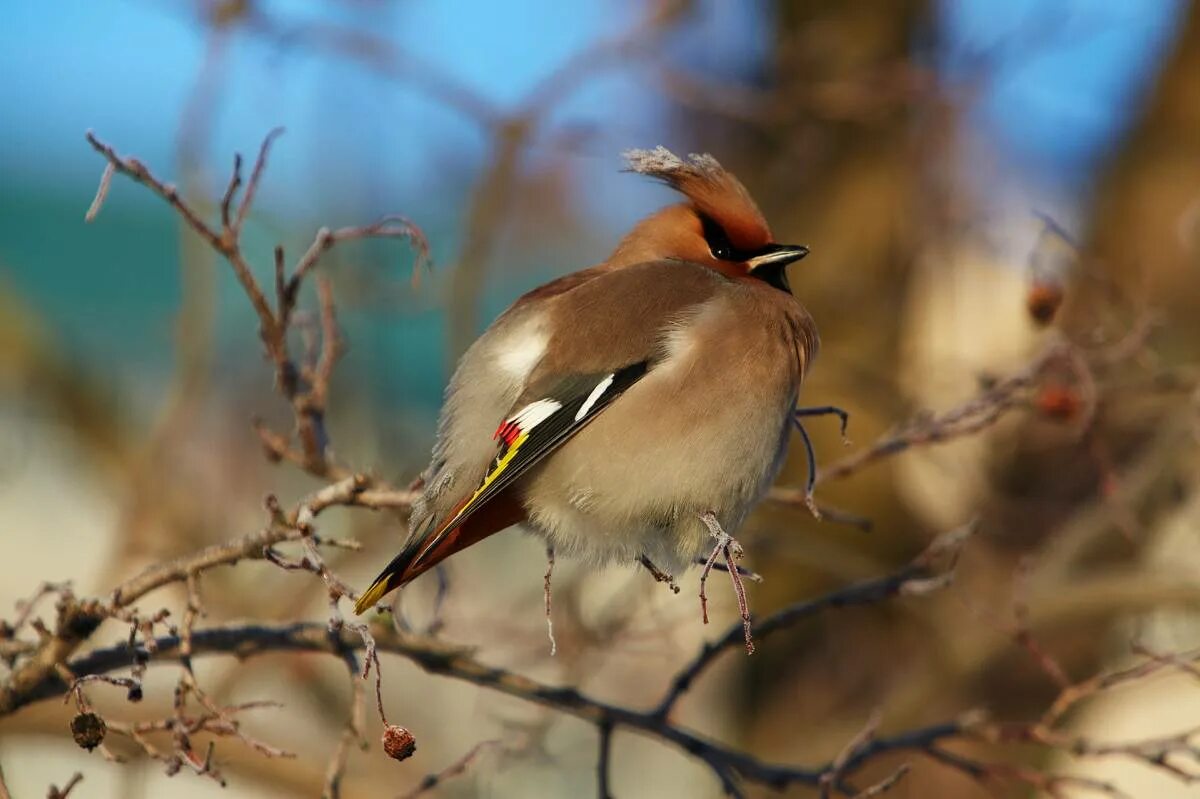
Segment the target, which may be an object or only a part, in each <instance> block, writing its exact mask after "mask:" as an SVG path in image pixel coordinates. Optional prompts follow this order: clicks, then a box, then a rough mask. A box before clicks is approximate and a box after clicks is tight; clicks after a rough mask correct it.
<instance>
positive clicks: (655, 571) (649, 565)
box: [638, 555, 679, 594]
mask: <svg viewBox="0 0 1200 799" xmlns="http://www.w3.org/2000/svg"><path fill="white" fill-rule="evenodd" d="M638 563H640V564H642V565H643V566H645V567H646V571H648V572H650V576H651V577H653V578H654V579H655V581H656V582H660V583H666V584H667V588H670V589H671V590H672V591H674V592H675V593H676V594H678V593H679V586H678V585H676V584H675V578H674V577H673V576H671V575H670V574H669V573H667V572H665V571H663V570H662V569H660V568H658V567H657V566H655V565H654V562H653V561H652V560H650V558H648V557H646V556H645V555H642V556H641V557H640V558H638Z"/></svg>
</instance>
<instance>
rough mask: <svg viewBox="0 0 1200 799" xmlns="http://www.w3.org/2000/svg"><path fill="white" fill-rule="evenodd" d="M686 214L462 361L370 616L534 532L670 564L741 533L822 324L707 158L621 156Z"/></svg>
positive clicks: (565, 287)
mask: <svg viewBox="0 0 1200 799" xmlns="http://www.w3.org/2000/svg"><path fill="white" fill-rule="evenodd" d="M626 157H627V159H628V162H629V165H630V169H631V171H634V172H638V173H641V174H645V175H649V176H651V177H654V178H656V179H658V180H661V181H663V182H665V183H667V184H668V185H670V186H671V187H673V188H675V189H676V190H678V191H680V192H681V193H683V194H684V196H685V198H686V202H684V203H681V204H678V205H673V206H669V207H667V208H663V209H661V210H660V211H658V212H656V213H654V214H652V215H651V216H649V217H647V218H646V219H644V220H643V221H642V222H640V223H638V225H636V226H635V227H634V229H633V230H632V231H630V233H629V234H628V235H627V236H625V238H624V239H622V240H621V242H620V244H619V245H618V246H617V248H616V250H615V251H614V252H613V254H612V255H611V256H610V257H609V258H608V259H607V260H606V261H605V262H603V263H601V264H599V265H597V266H594V267H591V268H589V269H585V270H582V271H580V272H575V273H573V274H570V275H567V276H565V277H562V278H559V279H558V280H555V281H552V282H550V283H548V284H546V285H544V286H541V287H539V288H536V289H534V290H533V291H530V292H529V293H527V294H526V295H524V296H523V297H521V298H520V299H519V300H517V301H516V302H515V303H514V304H513V305H512V307H511V308H509V309H508V310H507V311H506V312H505V313H504V314H502V315H501V316H500V318H498V319H497V320H496V321H495V322H494V323H493V324H492V325H491V327H489V328H488V330H487V331H486V332H485V333H484V334H483V335H482V336H481V337H480V338H479V340H478V341H476V342H475V344H474V345H472V347H471V348H470V349H469V350H468V351H467V353H466V354H465V355H464V356H463V358H462V360H461V361H460V363H459V366H458V369H457V370H456V371H455V374H454V377H453V378H452V380H451V383H450V386H449V388H448V389H447V392H446V403H445V406H444V408H443V411H442V418H441V421H440V424H439V430H438V443H437V445H436V446H435V448H434V452H433V461H432V463H431V464H430V466H429V468H428V469H427V470H426V472H425V475H424V477H425V482H424V489H423V494H422V497H421V499H420V500H419V501H418V502H417V503H416V504H415V506H414V508H413V514H412V519H411V522H410V530H411V532H410V536H409V540H408V542H407V544H406V546H405V547H404V549H403V550H402V551H401V553H400V554H399V555H397V556H396V558H395V559H393V561H392V562H391V563H390V564H389V565H388V566H387V568H385V569H384V571H383V572H382V573H381V574H380V576H379V578H378V579H377V580H376V581H375V583H374V584H373V585H372V586H371V587H370V588H369V589H368V590H367V591H366V592H365V593H364V594H363V596H362V598H361V599H360V600H359V602H358V604H357V606H356V610H357V611H358V612H360V613H361V612H363V611H364V610H365V609H367V608H368V607H370V606H371V605H373V604H374V603H375V602H376V601H378V599H379V598H380V597H382V596H383V595H384V594H386V593H387V592H388V591H390V590H392V589H394V588H396V587H398V586H400V585H403V584H404V583H406V582H408V581H409V580H411V579H413V578H414V577H416V576H417V575H419V574H421V573H423V572H425V571H427V570H428V569H429V568H431V567H432V566H434V565H436V564H437V563H438V562H440V561H442V560H444V559H445V558H446V557H449V556H450V555H451V554H453V553H455V552H457V551H459V550H461V549H463V548H465V547H467V546H470V545H471V544H474V543H476V542H478V541H480V540H482V539H483V538H485V537H487V536H489V535H491V534H493V533H495V532H498V531H499V530H501V529H504V528H505V527H508V526H511V525H513V524H517V523H522V524H524V526H526V527H527V528H529V529H531V530H532V531H533V532H535V533H537V534H540V535H541V536H543V537H544V538H546V539H547V541H548V543H549V544H550V545H551V546H553V547H556V548H557V549H558V550H560V551H565V552H567V553H573V554H577V555H580V556H583V557H586V558H588V559H590V560H593V561H596V562H606V561H613V560H616V561H623V562H636V561H638V560H647V559H648V560H649V561H650V562H653V563H654V564H656V565H657V566H658V567H660V568H662V569H665V570H667V571H675V570H678V569H682V568H684V567H686V566H687V565H688V564H690V563H691V562H693V561H694V560H695V558H696V557H697V556H698V555H699V554H701V553H703V552H706V551H707V550H708V549H711V544H709V543H708V542H709V533H708V531H707V528H706V527H705V526H704V524H703V523H701V521H700V518H699V517H700V514H702V513H706V512H711V513H713V514H715V516H716V518H717V519H718V520H719V521H720V523H721V525H722V526H723V527H724V528H725V529H726V530H728V531H733V530H736V528H737V527H738V526H739V525H740V524H741V522H742V520H743V519H744V517H745V515H746V514H747V513H748V512H749V510H750V509H751V508H752V507H753V506H754V504H756V503H757V502H758V500H759V499H761V497H762V495H763V493H764V492H765V491H766V489H767V488H768V487H769V485H770V482H771V481H772V480H773V479H774V476H775V474H776V472H777V471H778V469H779V466H780V464H781V463H782V459H783V455H784V452H785V449H786V445H787V440H788V431H789V424H790V420H791V413H792V412H793V410H794V408H795V404H796V399H797V392H798V390H799V387H800V383H801V381H802V379H803V377H804V373H805V371H806V370H807V368H808V366H809V365H810V363H811V362H812V359H813V358H814V357H815V355H816V352H817V334H816V329H815V326H814V325H813V322H812V319H811V317H809V315H808V313H807V312H806V311H805V310H804V309H803V307H802V306H801V305H800V304H799V303H798V302H796V300H795V298H794V297H793V296H792V295H791V293H790V290H789V289H788V283H787V279H786V272H785V269H784V267H785V266H786V265H787V264H788V263H791V262H793V261H795V260H798V259H799V258H802V257H803V256H804V255H805V254H806V253H807V249H806V248H803V247H797V246H786V245H779V244H775V243H774V240H773V238H772V236H771V231H770V229H769V228H768V226H767V223H766V221H765V220H764V219H763V216H762V213H761V212H760V211H759V209H758V207H757V206H756V205H755V203H754V201H753V200H752V199H751V198H750V195H749V193H748V192H747V191H746V189H745V187H744V186H742V184H741V183H740V182H739V181H738V180H737V178H735V177H734V176H733V175H732V174H730V173H729V172H727V171H725V170H724V169H722V168H721V166H720V164H718V163H717V161H716V160H715V159H714V158H712V156H709V155H692V156H689V157H688V159H686V160H684V159H681V158H678V157H676V156H675V155H673V154H671V153H670V152H669V151H667V150H666V149H665V148H662V147H659V148H656V149H654V150H634V151H630V152H629V153H627V154H626Z"/></svg>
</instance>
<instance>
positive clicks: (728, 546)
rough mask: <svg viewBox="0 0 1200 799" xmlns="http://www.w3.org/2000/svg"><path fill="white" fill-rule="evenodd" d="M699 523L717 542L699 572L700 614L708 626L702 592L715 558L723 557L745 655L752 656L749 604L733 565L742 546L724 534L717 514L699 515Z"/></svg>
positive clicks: (740, 576) (740, 553)
mask: <svg viewBox="0 0 1200 799" xmlns="http://www.w3.org/2000/svg"><path fill="white" fill-rule="evenodd" d="M700 521H702V522H704V526H705V527H707V528H708V532H709V534H710V535H711V536H712V537H713V539H714V540H715V541H716V542H717V543H716V546H714V547H713V550H712V552H711V553H710V554H709V556H708V560H706V561H705V562H704V570H703V571H702V572H700V614H701V616H702V617H703V618H704V623H705V624H708V596H707V595H706V594H705V591H704V588H705V583H706V582H707V580H708V575H709V572H711V571H712V570H713V565H714V564H715V563H716V562H717V557H718V556H721V555H724V556H725V566H726V570H727V571H728V572H729V579H730V581H731V582H732V583H733V592H734V594H736V595H737V603H738V612H739V613H740V614H741V616H742V631H743V632H744V633H745V636H746V654H747V655H753V654H754V637H753V635H752V634H751V631H750V603H749V602H748V601H746V587H745V586H744V585H742V575H741V572H740V571H739V570H738V567H737V563H735V561H736V560H737V559H740V558H741V557H742V555H744V554H745V552H744V551H743V550H742V545H741V544H739V543H738V542H737V541H736V540H735V539H734V537H733V536H731V535H730V534H729V533H727V532H725V528H723V527H722V526H721V522H720V521H718V520H717V514H715V513H713V512H712V511H705V512H704V513H702V514H700Z"/></svg>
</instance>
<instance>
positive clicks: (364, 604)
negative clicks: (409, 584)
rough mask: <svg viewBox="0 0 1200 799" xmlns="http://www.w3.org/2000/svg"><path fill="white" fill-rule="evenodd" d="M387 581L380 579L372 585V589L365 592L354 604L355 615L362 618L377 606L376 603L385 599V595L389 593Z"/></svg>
mask: <svg viewBox="0 0 1200 799" xmlns="http://www.w3.org/2000/svg"><path fill="white" fill-rule="evenodd" d="M387 582H388V581H387V580H386V579H380V580H376V581H375V582H373V583H371V587H370V588H368V589H367V590H366V591H364V592H363V595H362V596H360V597H359V598H358V601H357V602H355V603H354V615H356V616H361V615H363V614H364V613H366V612H367V611H368V610H370V609H371V608H373V607H374V606H375V603H376V602H378V601H379V600H380V599H383V595H384V594H386V593H387V592H388V588H387Z"/></svg>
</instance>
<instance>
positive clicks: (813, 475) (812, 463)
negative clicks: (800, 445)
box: [792, 416, 821, 519]
mask: <svg viewBox="0 0 1200 799" xmlns="http://www.w3.org/2000/svg"><path fill="white" fill-rule="evenodd" d="M792 421H793V422H794V423H795V425H796V429H797V430H799V431H800V439H801V440H802V441H803V442H804V453H805V454H806V455H807V456H808V482H806V483H805V484H804V506H805V507H806V508H808V512H809V513H811V514H812V515H813V518H814V519H820V518H821V509H820V508H818V507H817V501H816V500H815V499H814V498H813V489H815V488H816V487H817V451H816V450H815V449H813V443H812V439H811V438H809V437H808V431H807V430H805V429H804V425H803V424H802V423H801V422H800V417H799V416H793V417H792Z"/></svg>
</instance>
